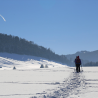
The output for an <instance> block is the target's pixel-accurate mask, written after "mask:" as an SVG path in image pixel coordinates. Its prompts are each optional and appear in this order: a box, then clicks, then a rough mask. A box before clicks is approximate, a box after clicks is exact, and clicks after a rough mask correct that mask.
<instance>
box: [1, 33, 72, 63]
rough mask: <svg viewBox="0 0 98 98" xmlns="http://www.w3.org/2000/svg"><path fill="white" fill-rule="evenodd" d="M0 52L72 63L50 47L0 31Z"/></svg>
mask: <svg viewBox="0 0 98 98" xmlns="http://www.w3.org/2000/svg"><path fill="white" fill-rule="evenodd" d="M0 52H7V53H15V54H20V55H31V56H37V57H43V58H46V59H48V60H52V61H56V62H59V63H62V64H67V65H72V63H71V62H70V60H68V59H67V58H66V56H65V55H58V54H56V53H55V52H53V51H52V50H51V49H50V48H48V49H47V48H45V47H43V46H39V45H37V44H35V43H34V42H33V41H28V40H26V39H23V38H19V37H18V36H12V35H7V34H2V33H0Z"/></svg>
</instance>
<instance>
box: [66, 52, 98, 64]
mask: <svg viewBox="0 0 98 98" xmlns="http://www.w3.org/2000/svg"><path fill="white" fill-rule="evenodd" d="M78 55H79V56H80V58H81V59H82V61H83V63H84V64H86V63H88V62H98V50H96V51H92V52H89V51H80V52H76V53H75V54H69V55H65V56H66V57H67V59H69V60H71V61H74V59H75V58H76V56H78Z"/></svg>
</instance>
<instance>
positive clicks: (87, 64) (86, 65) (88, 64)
mask: <svg viewBox="0 0 98 98" xmlns="http://www.w3.org/2000/svg"><path fill="white" fill-rule="evenodd" d="M83 66H84V67H91V66H92V67H94V66H97V67H98V62H89V63H86V64H84V65H83Z"/></svg>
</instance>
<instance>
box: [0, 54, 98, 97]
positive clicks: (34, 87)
mask: <svg viewBox="0 0 98 98" xmlns="http://www.w3.org/2000/svg"><path fill="white" fill-rule="evenodd" d="M9 55H10V56H9ZM15 56H16V57H15ZM23 57H24V58H25V59H24V60H22V59H21V58H23ZM41 64H43V65H44V66H45V65H48V68H40V66H41ZM0 66H2V68H0V98H98V67H83V68H82V69H83V72H82V71H81V72H80V73H76V72H75V68H74V67H68V66H67V65H62V64H59V63H56V62H53V61H48V60H46V59H44V58H39V57H33V56H26V55H17V54H8V53H4V55H3V53H2V56H1V55H0ZM14 66H15V67H16V70H13V67H14ZM82 69H81V70H82Z"/></svg>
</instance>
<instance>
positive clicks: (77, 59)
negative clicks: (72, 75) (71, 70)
mask: <svg viewBox="0 0 98 98" xmlns="http://www.w3.org/2000/svg"><path fill="white" fill-rule="evenodd" d="M75 65H76V72H80V65H81V59H80V58H79V56H77V57H76V59H75Z"/></svg>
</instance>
